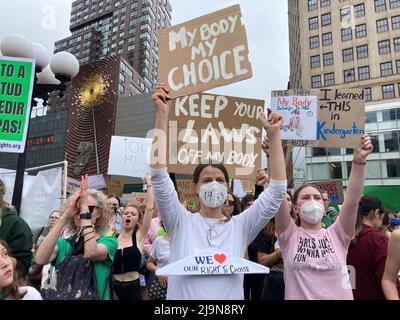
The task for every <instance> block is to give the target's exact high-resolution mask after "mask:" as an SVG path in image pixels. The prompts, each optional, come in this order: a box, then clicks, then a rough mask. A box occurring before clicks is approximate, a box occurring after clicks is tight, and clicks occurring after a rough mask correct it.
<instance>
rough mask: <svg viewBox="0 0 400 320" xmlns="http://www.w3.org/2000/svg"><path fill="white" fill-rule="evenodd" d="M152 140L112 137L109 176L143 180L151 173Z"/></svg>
mask: <svg viewBox="0 0 400 320" xmlns="http://www.w3.org/2000/svg"><path fill="white" fill-rule="evenodd" d="M151 143H152V139H146V138H132V137H120V136H112V138H111V148H110V159H109V162H108V174H109V175H113V174H114V175H119V176H128V177H136V178H143V177H144V175H145V173H146V172H148V171H149V164H150V148H151Z"/></svg>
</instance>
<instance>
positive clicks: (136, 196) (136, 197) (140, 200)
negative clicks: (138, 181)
mask: <svg viewBox="0 0 400 320" xmlns="http://www.w3.org/2000/svg"><path fill="white" fill-rule="evenodd" d="M146 196H147V193H146V192H132V197H131V199H129V200H128V203H133V204H136V205H138V206H141V205H144V203H145V201H146Z"/></svg>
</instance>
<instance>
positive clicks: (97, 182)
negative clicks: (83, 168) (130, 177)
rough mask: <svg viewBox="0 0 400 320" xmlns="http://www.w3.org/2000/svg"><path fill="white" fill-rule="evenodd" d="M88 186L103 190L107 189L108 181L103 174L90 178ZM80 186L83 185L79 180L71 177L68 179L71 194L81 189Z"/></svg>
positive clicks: (68, 189) (68, 188)
mask: <svg viewBox="0 0 400 320" xmlns="http://www.w3.org/2000/svg"><path fill="white" fill-rule="evenodd" d="M88 184H89V188H92V189H103V188H105V187H106V181H105V180H104V177H103V175H102V174H98V175H94V176H89V177H88ZM80 185H81V183H80V181H79V180H77V179H73V178H70V177H68V178H67V191H68V192H69V193H74V192H75V191H76V190H78V189H79V188H80Z"/></svg>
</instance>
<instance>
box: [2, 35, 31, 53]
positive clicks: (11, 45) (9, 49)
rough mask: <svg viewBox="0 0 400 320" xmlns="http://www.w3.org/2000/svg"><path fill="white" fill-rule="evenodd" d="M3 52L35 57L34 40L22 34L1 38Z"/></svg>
mask: <svg viewBox="0 0 400 320" xmlns="http://www.w3.org/2000/svg"><path fill="white" fill-rule="evenodd" d="M0 47H1V52H2V53H3V55H4V56H8V57H19V58H33V57H34V53H33V45H32V42H31V41H30V40H29V39H28V38H27V37H25V36H23V35H21V34H12V35H10V36H7V37H4V38H3V39H2V40H1V44H0Z"/></svg>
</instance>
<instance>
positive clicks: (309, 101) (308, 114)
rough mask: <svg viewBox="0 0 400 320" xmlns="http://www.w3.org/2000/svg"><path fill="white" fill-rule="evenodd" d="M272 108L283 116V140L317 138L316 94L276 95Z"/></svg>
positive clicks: (272, 101) (273, 98)
mask: <svg viewBox="0 0 400 320" xmlns="http://www.w3.org/2000/svg"><path fill="white" fill-rule="evenodd" d="M274 93H276V91H272V97H271V109H272V110H274V111H276V112H278V113H279V114H280V115H282V117H283V124H282V127H281V139H282V140H316V139H317V121H318V98H317V97H316V96H287V97H283V96H281V97H279V96H274Z"/></svg>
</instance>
